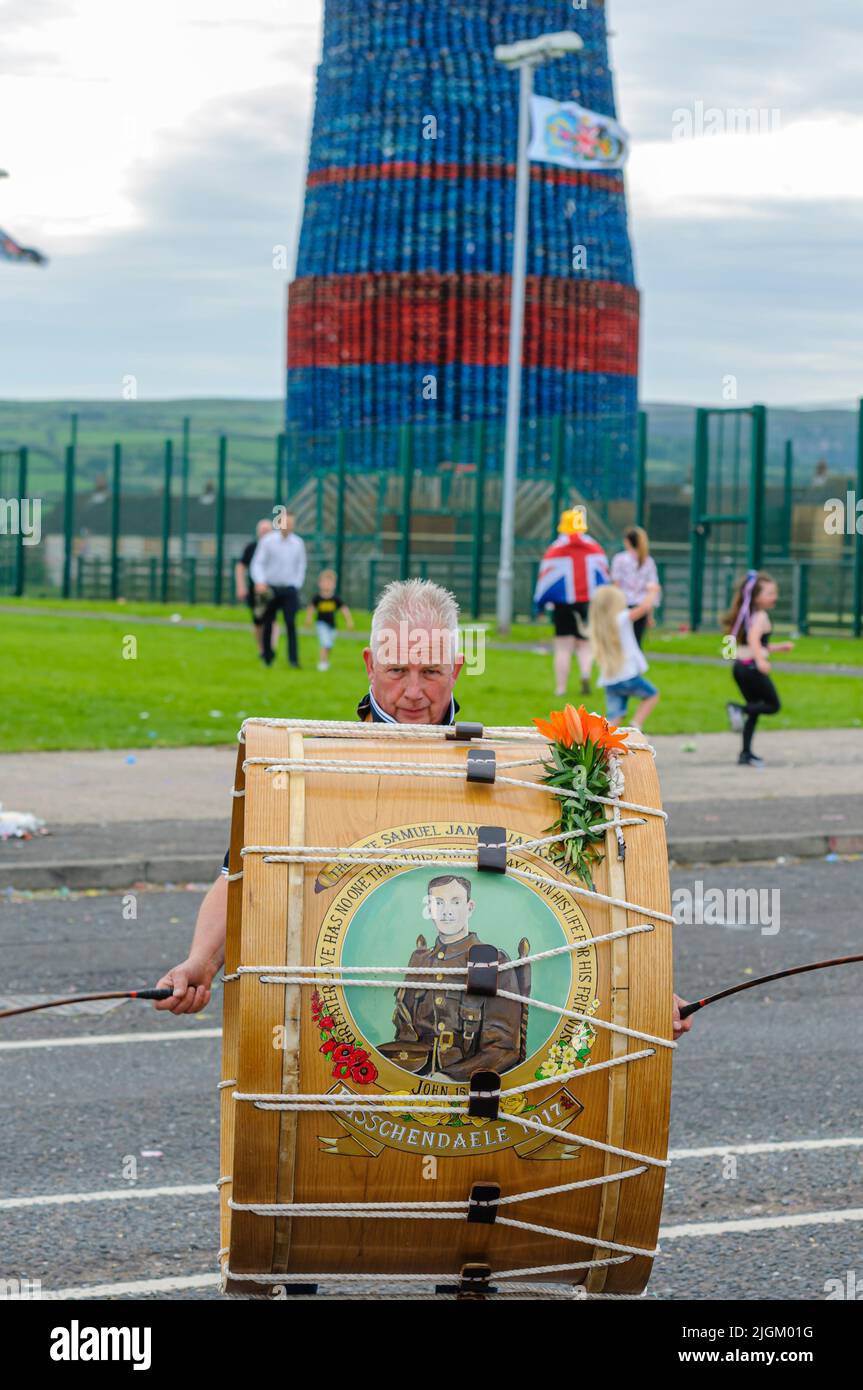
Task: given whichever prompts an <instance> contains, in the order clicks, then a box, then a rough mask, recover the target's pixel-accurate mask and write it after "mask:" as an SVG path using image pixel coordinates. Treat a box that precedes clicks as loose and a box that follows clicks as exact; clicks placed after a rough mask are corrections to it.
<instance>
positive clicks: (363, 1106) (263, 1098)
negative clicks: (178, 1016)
mask: <svg viewBox="0 0 863 1390" xmlns="http://www.w3.org/2000/svg"><path fill="white" fill-rule="evenodd" d="M655 1056H656V1048H654V1047H647V1048H645V1049H644V1051H643V1052H627V1053H626V1055H625V1056H623V1057H610V1058H609V1059H608V1061H606V1062H590V1063H588V1065H587V1066H586V1067H574V1068H573V1069H572V1071H561V1072H555V1074H554V1076H545V1077H542V1078H541V1079H539V1080H537V1081H523V1082H522V1083H521V1085H520V1086H504V1087H503V1088H502V1089H500V1090H496V1091H475V1092H474V1095H475V1096H476V1097H478V1098H480V1099H482V1100H494V1099H497V1098H500V1099H501V1100H508V1099H509V1098H510V1096H524V1095H527V1094H528V1092H529V1091H538V1090H540V1089H541V1088H542V1087H543V1086H551V1085H560V1084H561V1082H563V1081H572V1080H574V1079H575V1078H576V1077H582V1076H585V1075H587V1074H588V1073H590V1072H594V1071H608V1070H609V1069H610V1068H611V1067H625V1066H628V1064H629V1063H630V1062H638V1061H641V1060H642V1059H643V1058H645V1057H655ZM236 1084H237V1083H236V1081H228V1082H224V1081H223V1082H222V1083H221V1086H225V1085H228V1086H236ZM221 1086H220V1089H221ZM233 1099H234V1100H241V1101H253V1102H254V1103H255V1104H256V1105H258V1106H259V1107H260V1109H262V1110H264V1109H293V1108H295V1106H296V1104H297V1103H302V1104H303V1105H304V1106H305V1107H306V1108H307V1109H310V1110H318V1109H321V1110H329V1111H332V1112H333V1113H334V1114H335V1113H337V1112H338V1111H339V1110H341V1111H345V1110H370V1109H376V1110H383V1111H387V1110H389V1111H391V1112H393V1113H395V1114H399V1113H400V1112H401V1111H403V1110H404V1109H405V1107H406V1106H407V1105H408V1104H410V1105H415V1104H419V1105H420V1106H422V1107H423V1108H424V1109H426V1108H427V1107H430V1106H431V1105H433V1104H434V1103H435V1102H436V1101H439V1100H441V1097H440V1096H435V1095H413V1094H411V1093H407V1094H404V1093H403V1094H401V1095H400V1094H398V1093H397V1092H392V1093H390V1094H382V1093H381V1092H375V1094H374V1097H373V1099H372V1100H370V1101H364V1100H363V1099H362V1097H361V1096H359V1095H358V1094H357V1093H356V1092H354V1091H324V1092H322V1093H319V1094H313V1093H310V1094H308V1095H306V1094H304V1093H299V1092H295V1091H278V1092H274V1093H272V1094H270V1093H268V1092H266V1091H264V1092H256V1091H251V1092H245V1091H235V1093H234V1096H233ZM467 1099H468V1097H467V1095H466V1094H459V1095H456V1096H453V1097H452V1101H451V1103H450V1104H449V1105H448V1106H439V1107H438V1110H439V1113H446V1114H458V1113H459V1111H458V1109H457V1108H456V1105H457V1102H458V1101H459V1100H467ZM315 1101H320V1102H321V1104H320V1106H318V1105H315V1104H312V1102H315ZM461 1113H462V1114H465V1113H466V1111H464V1110H462V1111H461ZM500 1118H501V1119H504V1120H505V1119H506V1118H507V1116H506V1114H504V1115H502V1116H500Z"/></svg>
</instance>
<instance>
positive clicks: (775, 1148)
mask: <svg viewBox="0 0 863 1390" xmlns="http://www.w3.org/2000/svg"><path fill="white" fill-rule="evenodd" d="M861 1148H863V1138H845V1139H838V1138H837V1139H777V1140H773V1141H771V1142H769V1143H763V1144H759V1143H754V1144H714V1145H713V1146H712V1147H710V1148H707V1149H671V1150H670V1151H669V1154H668V1157H669V1158H670V1159H671V1160H672V1162H679V1161H680V1160H681V1159H684V1158H721V1157H722V1156H723V1154H782V1153H791V1151H792V1150H793V1149H810V1150H815V1149H861Z"/></svg>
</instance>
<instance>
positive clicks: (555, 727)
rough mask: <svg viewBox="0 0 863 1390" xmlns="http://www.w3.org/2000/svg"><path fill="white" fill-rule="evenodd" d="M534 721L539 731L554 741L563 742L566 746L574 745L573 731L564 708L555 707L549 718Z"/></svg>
mask: <svg viewBox="0 0 863 1390" xmlns="http://www.w3.org/2000/svg"><path fill="white" fill-rule="evenodd" d="M574 713H575V711H574V710H573V714H574ZM533 722H534V724H535V725H536V727H537V728H538V729H539V732H540V733H541V734H544V735H545V737H546V738H550V739H551V741H552V743H562V744H563V745H564V746H565V747H566V748H569V747H570V746H571V745H572V733H571V731H570V728H569V725H568V724H567V721H566V715H565V714H564V711H563V710H560V709H553V710H552V711H551V713H550V714H549V716H548V719H534V721H533Z"/></svg>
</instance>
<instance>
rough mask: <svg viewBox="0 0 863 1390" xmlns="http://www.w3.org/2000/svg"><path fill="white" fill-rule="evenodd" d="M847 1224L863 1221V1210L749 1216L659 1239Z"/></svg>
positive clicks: (697, 1224)
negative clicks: (847, 1222) (848, 1222)
mask: <svg viewBox="0 0 863 1390" xmlns="http://www.w3.org/2000/svg"><path fill="white" fill-rule="evenodd" d="M846 1221H863V1207H846V1208H845V1209H844V1210H840V1211H805V1212H800V1213H798V1214H797V1215H796V1216H792V1215H786V1216H746V1217H742V1218H741V1219H740V1220H738V1221H693V1222H691V1223H690V1224H689V1225H686V1226H666V1227H665V1228H664V1229H663V1228H662V1227H660V1230H659V1239H660V1240H679V1239H680V1238H681V1236H729V1235H745V1234H747V1233H748V1232H750V1231H782V1230H787V1229H788V1228H790V1227H793V1226H840V1225H842V1224H844V1223H845V1222H846Z"/></svg>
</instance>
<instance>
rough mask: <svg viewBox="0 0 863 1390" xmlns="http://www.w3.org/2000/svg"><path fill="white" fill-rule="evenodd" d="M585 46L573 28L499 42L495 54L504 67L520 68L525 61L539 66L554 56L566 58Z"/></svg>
mask: <svg viewBox="0 0 863 1390" xmlns="http://www.w3.org/2000/svg"><path fill="white" fill-rule="evenodd" d="M581 48H584V40H583V39H582V38H581V37H580V35H578V34H576V33H574V32H573V31H572V30H571V29H563V30H561V31H560V33H557V34H540V35H539V36H538V37H537V38H535V39H519V41H518V43H499V44H498V45H497V47H496V48H495V50H494V56H495V58H496V59H497V61H498V62H499V63H503V65H504V67H508V68H519V67H523V66H524V64H525V63H530V64H531V65H532V66H533V67H539V65H540V63H547V62H549V61H550V60H551V59H552V58H565V57H566V56H567V55H568V54H570V53H577V52H578V51H579V49H581Z"/></svg>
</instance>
